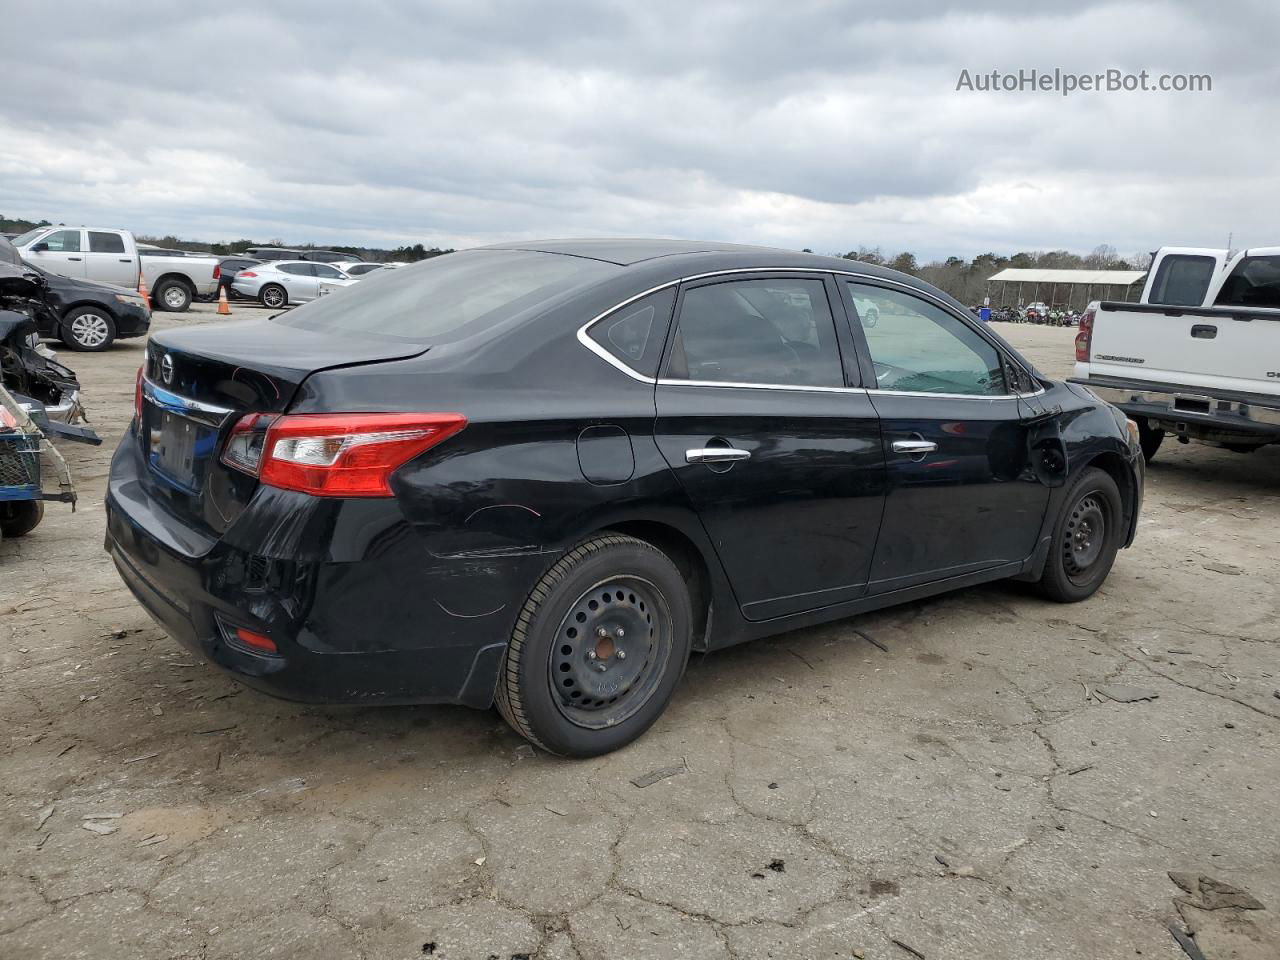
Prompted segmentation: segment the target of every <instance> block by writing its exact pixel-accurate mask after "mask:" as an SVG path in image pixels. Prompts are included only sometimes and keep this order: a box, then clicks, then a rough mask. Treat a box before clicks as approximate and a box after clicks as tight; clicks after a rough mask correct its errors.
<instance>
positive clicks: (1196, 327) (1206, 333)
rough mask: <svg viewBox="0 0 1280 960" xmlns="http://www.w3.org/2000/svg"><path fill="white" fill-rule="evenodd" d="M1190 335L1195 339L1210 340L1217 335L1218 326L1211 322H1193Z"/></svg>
mask: <svg viewBox="0 0 1280 960" xmlns="http://www.w3.org/2000/svg"><path fill="white" fill-rule="evenodd" d="M1191 335H1192V336H1193V337H1195V338H1196V339H1197V340H1212V339H1213V338H1214V337H1216V336H1217V335H1218V328H1217V327H1215V326H1214V325H1213V324H1211V323H1197V324H1193V325H1192V327H1191Z"/></svg>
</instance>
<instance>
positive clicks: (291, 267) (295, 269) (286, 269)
mask: <svg viewBox="0 0 1280 960" xmlns="http://www.w3.org/2000/svg"><path fill="white" fill-rule="evenodd" d="M276 269H277V270H279V271H280V272H281V273H290V274H293V275H294V276H295V277H310V276H313V274H312V272H311V264H309V263H282V264H280V265H279V266H278V267H276Z"/></svg>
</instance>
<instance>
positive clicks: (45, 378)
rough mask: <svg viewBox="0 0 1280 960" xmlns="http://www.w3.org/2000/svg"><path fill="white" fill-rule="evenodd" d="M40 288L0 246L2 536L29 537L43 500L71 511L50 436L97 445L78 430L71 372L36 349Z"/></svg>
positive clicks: (71, 497) (43, 305)
mask: <svg viewBox="0 0 1280 960" xmlns="http://www.w3.org/2000/svg"><path fill="white" fill-rule="evenodd" d="M6 247H7V248H8V249H7V250H6V249H5V248H6ZM45 290H46V285H45V281H44V278H43V277H42V276H41V275H40V273H39V272H37V271H34V270H32V269H31V268H30V267H28V266H26V265H25V264H23V263H22V261H21V260H20V259H19V258H17V256H16V252H13V248H12V246H10V245H8V243H7V241H0V536H7V537H18V536H23V535H25V534H27V533H30V532H31V531H32V530H33V529H35V527H36V526H37V525H38V524H39V523H40V521H41V520H42V519H43V517H44V501H46V500H59V501H62V502H65V503H70V504H71V505H72V509H74V508H75V501H76V493H75V485H74V483H73V482H72V480H71V474H70V471H69V470H68V469H67V465H66V462H65V461H64V460H63V459H62V457H61V456H60V455H59V454H58V451H57V449H56V447H55V446H54V445H53V444H52V443H51V442H50V440H51V438H57V439H63V440H72V441H77V442H81V443H92V444H97V443H101V440H100V439H99V438H98V436H97V434H96V433H94V432H93V430H92V429H90V428H88V427H85V426H81V425H79V424H78V421H80V420H83V419H84V411H83V408H82V407H81V405H80V382H79V381H78V380H77V379H76V375H75V373H74V372H72V371H71V370H69V369H68V368H67V367H64V366H63V365H62V364H60V363H58V362H57V361H56V360H54V358H53V356H52V354H51V353H50V351H48V350H47V349H46V348H44V347H43V346H41V344H40V339H39V336H38V333H37V329H38V327H37V321H36V319H35V316H36V315H38V314H39V313H40V312H41V311H44V310H47V309H48V304H47V302H46V300H45Z"/></svg>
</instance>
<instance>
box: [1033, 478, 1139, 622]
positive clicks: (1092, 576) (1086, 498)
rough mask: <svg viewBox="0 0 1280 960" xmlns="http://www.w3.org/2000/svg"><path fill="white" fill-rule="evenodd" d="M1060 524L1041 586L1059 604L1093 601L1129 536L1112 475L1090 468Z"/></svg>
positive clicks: (1070, 492)
mask: <svg viewBox="0 0 1280 960" xmlns="http://www.w3.org/2000/svg"><path fill="white" fill-rule="evenodd" d="M1062 502H1063V507H1062V512H1061V513H1060V514H1059V516H1058V521H1057V523H1056V524H1054V533H1053V543H1052V544H1051V545H1050V547H1049V557H1048V559H1047V560H1045V567H1044V573H1043V574H1042V575H1041V578H1040V582H1039V584H1038V586H1039V588H1040V592H1041V593H1042V594H1044V595H1045V596H1046V597H1048V598H1049V599H1050V600H1056V601H1058V602H1059V603H1076V602H1078V601H1080V600H1087V599H1088V598H1089V597H1091V596H1093V595H1094V593H1096V592H1097V590H1098V588H1099V587H1100V586H1102V583H1103V581H1104V580H1106V579H1107V574H1109V573H1110V572H1111V565H1112V564H1113V563H1115V559H1116V552H1117V551H1118V550H1119V549H1120V541H1121V538H1122V537H1123V535H1124V531H1123V523H1124V503H1123V501H1122V500H1121V499H1120V488H1119V487H1117V486H1116V482H1115V480H1113V479H1111V476H1110V474H1108V473H1107V472H1106V471H1104V470H1099V469H1098V468H1097V467H1088V468H1087V469H1085V470H1084V472H1083V473H1081V474H1080V476H1079V477H1078V478H1077V479H1076V482H1075V483H1073V484H1072V485H1071V488H1070V489H1069V490H1068V492H1067V495H1066V497H1065V498H1064V499H1063V501H1062Z"/></svg>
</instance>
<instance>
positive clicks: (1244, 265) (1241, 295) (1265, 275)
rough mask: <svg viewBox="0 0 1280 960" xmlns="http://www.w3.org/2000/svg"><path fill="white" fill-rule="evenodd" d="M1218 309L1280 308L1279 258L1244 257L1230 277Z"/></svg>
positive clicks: (1220, 294) (1218, 303)
mask: <svg viewBox="0 0 1280 960" xmlns="http://www.w3.org/2000/svg"><path fill="white" fill-rule="evenodd" d="M1215 303H1216V305H1217V306H1219V307H1280V257H1245V258H1244V259H1243V260H1241V261H1240V262H1239V263H1238V264H1236V268H1235V269H1234V270H1232V271H1231V276H1229V277H1227V280H1226V283H1224V284H1223V285H1222V290H1221V291H1220V292H1219V293H1218V299H1217V300H1216V301H1215Z"/></svg>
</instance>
